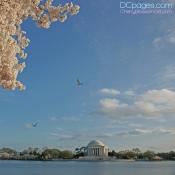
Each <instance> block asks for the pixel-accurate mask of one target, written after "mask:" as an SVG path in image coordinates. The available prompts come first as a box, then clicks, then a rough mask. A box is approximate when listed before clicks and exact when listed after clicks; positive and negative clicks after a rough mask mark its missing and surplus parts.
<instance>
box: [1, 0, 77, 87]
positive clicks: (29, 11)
mask: <svg viewBox="0 0 175 175" xmlns="http://www.w3.org/2000/svg"><path fill="white" fill-rule="evenodd" d="M79 9H80V7H79V6H78V5H74V4H73V3H66V4H65V5H58V6H55V5H53V0H45V1H44V2H42V0H0V86H1V87H3V88H5V89H9V90H14V89H16V88H18V89H19V90H24V89H25V86H24V85H23V83H21V82H20V81H18V80H17V77H18V74H19V73H20V72H22V71H23V69H24V68H25V62H24V61H23V59H26V57H27V53H25V52H24V50H25V48H26V47H27V46H28V45H29V42H30V40H29V39H28V38H27V37H26V32H25V31H23V30H22V29H21V24H22V23H23V21H24V20H26V19H27V18H32V19H33V20H35V21H36V23H37V25H38V26H39V27H42V28H49V27H50V25H51V23H52V22H56V21H58V22H64V21H65V20H66V19H67V17H68V15H76V14H77V13H78V12H79Z"/></svg>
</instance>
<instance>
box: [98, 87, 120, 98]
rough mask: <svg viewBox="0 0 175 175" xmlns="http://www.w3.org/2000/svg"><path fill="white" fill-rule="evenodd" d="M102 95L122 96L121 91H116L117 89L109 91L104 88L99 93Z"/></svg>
mask: <svg viewBox="0 0 175 175" xmlns="http://www.w3.org/2000/svg"><path fill="white" fill-rule="evenodd" d="M99 92H100V93H101V94H102V95H107V96H113V97H114V96H117V95H119V94H120V91H118V90H116V89H109V88H103V89H100V91H99Z"/></svg>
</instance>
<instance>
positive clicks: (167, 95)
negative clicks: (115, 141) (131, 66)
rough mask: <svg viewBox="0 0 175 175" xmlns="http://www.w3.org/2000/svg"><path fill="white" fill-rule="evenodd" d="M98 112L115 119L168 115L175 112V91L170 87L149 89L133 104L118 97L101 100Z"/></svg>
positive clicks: (134, 100)
mask: <svg viewBox="0 0 175 175" xmlns="http://www.w3.org/2000/svg"><path fill="white" fill-rule="evenodd" d="M99 103H100V109H99V111H98V113H100V114H103V115H105V116H107V117H110V118H113V119H121V118H126V117H167V116H173V115H174V113H175V91H172V90H168V89H161V90H148V91H147V92H145V93H143V94H141V95H139V96H138V97H137V98H136V99H135V98H133V101H132V103H131V104H127V103H122V102H121V101H119V100H118V99H116V98H104V99H101V100H100V102H99Z"/></svg>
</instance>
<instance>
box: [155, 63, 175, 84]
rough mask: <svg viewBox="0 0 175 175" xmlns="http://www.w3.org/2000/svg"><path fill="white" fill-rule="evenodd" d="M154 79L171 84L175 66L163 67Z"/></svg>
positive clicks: (173, 78)
mask: <svg viewBox="0 0 175 175" xmlns="http://www.w3.org/2000/svg"><path fill="white" fill-rule="evenodd" d="M155 78H156V79H157V80H158V81H159V82H162V83H169V82H170V83H171V82H172V81H173V80H175V65H167V66H165V67H164V68H163V69H162V70H161V72H159V73H158V74H156V75H155Z"/></svg>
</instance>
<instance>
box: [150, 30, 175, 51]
mask: <svg viewBox="0 0 175 175" xmlns="http://www.w3.org/2000/svg"><path fill="white" fill-rule="evenodd" d="M152 43H153V45H154V46H155V47H156V48H162V47H164V46H165V45H167V44H175V31H174V29H173V30H168V32H167V33H166V34H164V35H162V36H159V37H156V38H154V40H153V42H152Z"/></svg>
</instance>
